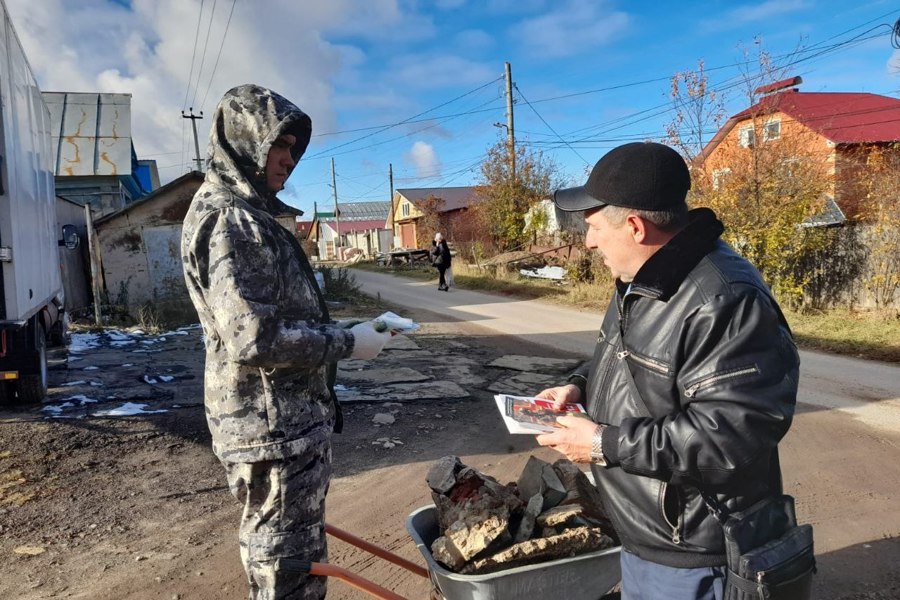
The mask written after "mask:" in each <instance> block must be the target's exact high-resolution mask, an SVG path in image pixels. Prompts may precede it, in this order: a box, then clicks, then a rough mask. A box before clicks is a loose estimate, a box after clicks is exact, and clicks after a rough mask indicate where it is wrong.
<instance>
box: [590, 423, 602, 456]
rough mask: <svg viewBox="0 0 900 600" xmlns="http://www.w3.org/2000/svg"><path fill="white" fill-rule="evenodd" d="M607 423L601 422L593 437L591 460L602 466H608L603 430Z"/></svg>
mask: <svg viewBox="0 0 900 600" xmlns="http://www.w3.org/2000/svg"><path fill="white" fill-rule="evenodd" d="M604 429H606V425H604V424H602V423H600V424H598V425H597V429H596V430H595V431H594V435H593V436H592V437H591V462H592V463H594V464H597V465H600V466H601V467H605V466H606V457H605V456H603V430H604Z"/></svg>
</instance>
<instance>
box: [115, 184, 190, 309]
mask: <svg viewBox="0 0 900 600" xmlns="http://www.w3.org/2000/svg"><path fill="white" fill-rule="evenodd" d="M201 182H202V180H200V179H199V178H196V179H188V180H186V181H184V182H182V183H181V184H180V185H177V186H176V187H175V188H173V189H170V190H166V189H165V188H161V190H159V191H158V192H157V193H156V194H154V195H153V196H151V197H148V199H147V200H145V201H142V202H139V203H137V204H134V205H132V206H131V207H129V209H128V210H127V211H124V212H122V213H119V214H117V215H114V216H111V217H110V218H109V219H108V220H105V221H101V222H99V223H98V224H97V238H98V240H99V242H100V254H101V261H102V264H103V275H104V279H105V283H106V291H107V294H108V295H109V300H110V302H111V303H112V304H120V305H124V306H126V307H127V309H128V312H129V314H130V315H131V316H132V317H134V318H138V315H139V313H140V310H141V308H142V307H149V308H151V309H152V310H153V312H154V313H155V314H156V316H157V317H158V318H159V319H160V320H162V321H163V322H165V323H167V324H172V325H175V324H184V323H194V322H196V321H197V313H196V311H195V310H194V306H193V304H192V303H191V300H190V297H189V296H188V293H187V288H186V287H185V284H184V272H183V270H182V267H181V226H182V223H183V221H184V215H185V214H186V213H187V210H188V207H189V206H190V203H191V199H192V198H193V196H194V193H195V192H196V191H197V189H198V188H199V187H200V183H201Z"/></svg>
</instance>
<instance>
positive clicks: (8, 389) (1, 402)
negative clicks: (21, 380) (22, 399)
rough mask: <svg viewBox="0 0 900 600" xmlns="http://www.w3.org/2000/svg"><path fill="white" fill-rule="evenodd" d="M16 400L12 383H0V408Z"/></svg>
mask: <svg viewBox="0 0 900 600" xmlns="http://www.w3.org/2000/svg"><path fill="white" fill-rule="evenodd" d="M15 399H16V390H15V388H14V387H13V384H12V382H9V381H0V406H6V405H8V404H12V403H13V402H14V401H15Z"/></svg>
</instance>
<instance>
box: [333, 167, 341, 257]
mask: <svg viewBox="0 0 900 600" xmlns="http://www.w3.org/2000/svg"><path fill="white" fill-rule="evenodd" d="M331 189H332V190H334V223H335V230H336V231H337V241H336V242H335V244H334V256H335V258H337V259H338V260H342V258H343V257H342V256H341V254H342V253H341V214H340V212H339V210H338V201H337V178H336V177H335V176H334V157H333V156H332V157H331Z"/></svg>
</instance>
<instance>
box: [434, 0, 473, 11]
mask: <svg viewBox="0 0 900 600" xmlns="http://www.w3.org/2000/svg"><path fill="white" fill-rule="evenodd" d="M465 3H466V0H437V2H435V6H437V7H438V8H440V9H441V10H450V9H454V8H459V7H461V6H462V5H463V4H465Z"/></svg>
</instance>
